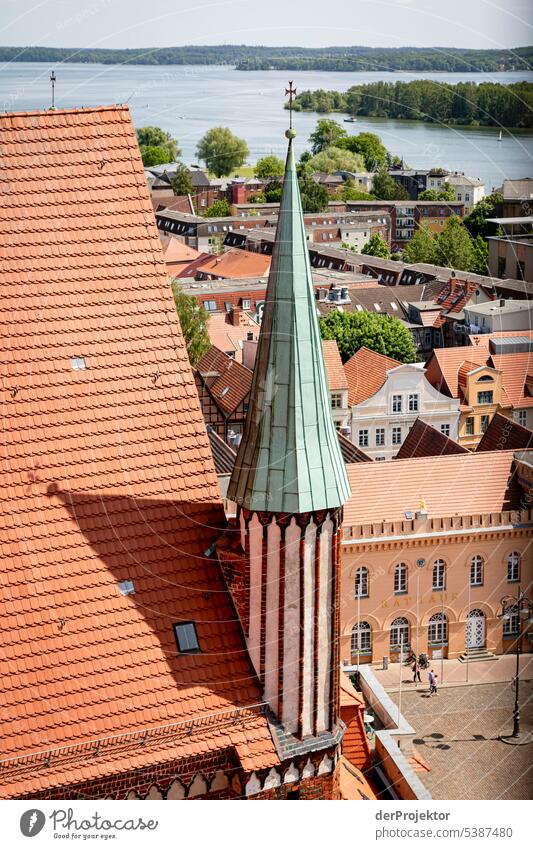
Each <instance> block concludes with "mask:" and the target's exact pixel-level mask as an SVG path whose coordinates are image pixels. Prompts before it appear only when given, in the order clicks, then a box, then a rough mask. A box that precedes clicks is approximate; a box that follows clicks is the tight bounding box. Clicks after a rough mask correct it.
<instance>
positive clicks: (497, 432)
mask: <svg viewBox="0 0 533 849" xmlns="http://www.w3.org/2000/svg"><path fill="white" fill-rule="evenodd" d="M526 448H533V431H531V430H529V429H528V428H527V427H522V425H520V424H518V422H515V421H513V420H512V419H508V418H507V417H506V416H503V415H502V414H501V413H496V414H495V415H494V416H493V417H492V419H491V421H490V424H489V426H488V428H487V430H486V431H485V433H484V434H483V436H482V437H481V441H480V442H479V444H478V446H477V448H476V451H505V450H510V449H512V450H513V451H518V450H521V449H522V450H523V449H526Z"/></svg>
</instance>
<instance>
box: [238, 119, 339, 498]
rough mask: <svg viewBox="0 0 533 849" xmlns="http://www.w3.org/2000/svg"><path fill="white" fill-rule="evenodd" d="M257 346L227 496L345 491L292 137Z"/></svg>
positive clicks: (312, 495) (299, 495)
mask: <svg viewBox="0 0 533 849" xmlns="http://www.w3.org/2000/svg"><path fill="white" fill-rule="evenodd" d="M286 136H287V138H288V139H289V149H288V153H287V161H286V164H285V178H284V182H283V194H282V197H281V204H280V210H279V220H278V226H277V230H276V240H275V243H274V250H273V254H272V264H271V267H270V275H269V278H268V287H267V293H266V301H265V307H264V311H263V321H262V325H261V333H260V335H259V342H258V346H257V358H256V363H255V371H254V378H253V382H252V389H251V393H250V405H249V409H248V416H247V418H246V425H245V429H244V435H243V438H242V442H241V444H240V446H239V451H238V454H237V461H236V463H235V468H234V471H233V474H232V477H231V481H230V484H229V489H228V498H229V499H231V500H232V501H235V502H236V503H237V504H240V505H242V506H243V507H247V508H249V509H250V510H261V511H262V510H265V511H268V512H271V513H307V512H308V511H313V510H323V509H327V508H335V507H340V506H341V505H342V504H344V502H345V501H346V500H347V498H348V497H349V495H350V487H349V484H348V479H347V475H346V469H345V466H344V461H343V459H342V455H341V452H340V448H339V443H338V440H337V434H336V431H335V427H334V425H333V420H332V416H331V400H330V394H329V390H328V386H327V382H326V372H325V367H324V357H323V353H322V342H321V339H320V331H319V326H318V320H317V315H316V300H315V297H314V293H313V285H312V277H311V268H310V265H309V254H308V250H307V240H306V235H305V226H304V220H303V212H302V202H301V199H300V190H299V187H298V180H297V177H296V168H295V164H294V152H293V149H292V141H293V138H294V136H295V132H294V130H293V129H292V128H291V129H290V130H287V133H286Z"/></svg>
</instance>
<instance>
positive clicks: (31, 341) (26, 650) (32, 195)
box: [0, 107, 276, 797]
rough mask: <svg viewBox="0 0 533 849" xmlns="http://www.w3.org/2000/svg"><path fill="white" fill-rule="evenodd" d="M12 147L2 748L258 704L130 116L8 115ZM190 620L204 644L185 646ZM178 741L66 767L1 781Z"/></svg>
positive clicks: (264, 746) (101, 768) (6, 783)
mask: <svg viewBox="0 0 533 849" xmlns="http://www.w3.org/2000/svg"><path fill="white" fill-rule="evenodd" d="M0 157H1V159H2V161H3V163H4V168H3V169H2V174H1V178H0V195H1V202H0V242H1V245H2V247H1V248H0V251H1V252H2V258H4V257H5V258H7V257H9V260H8V261H7V262H6V267H5V268H4V270H3V277H2V299H1V300H0V335H1V337H2V340H3V344H2V345H0V358H1V373H2V383H1V389H2V393H3V399H4V401H3V403H4V412H3V415H4V422H5V425H6V427H5V429H4V433H3V450H2V454H3V458H4V462H3V470H2V478H3V479H2V489H1V493H2V494H1V495H0V499H1V500H2V504H1V506H0V538H1V539H2V548H1V556H0V560H1V570H2V576H3V582H2V603H1V608H2V609H1V614H0V629H1V631H2V634H1V641H2V652H3V664H2V685H3V701H4V710H3V712H2V718H1V720H0V737H1V739H2V750H3V757H12V756H18V755H21V754H23V753H31V752H35V751H36V750H43V749H47V748H49V747H52V746H63V745H69V744H71V743H78V742H83V741H87V740H90V739H95V738H97V737H101V736H107V735H112V734H117V733H121V732H131V731H132V730H135V729H138V728H145V727H150V728H152V727H154V726H157V725H160V724H164V723H167V722H175V721H179V720H182V719H186V718H192V717H197V716H198V715H199V714H205V713H206V707H205V706H206V703H207V702H208V700H209V701H210V707H209V712H212V711H213V710H214V709H215V708H216V710H223V709H225V708H226V707H227V708H234V707H235V706H243V705H247V704H253V703H256V702H258V701H260V694H259V692H258V688H257V685H256V681H255V678H254V676H253V674H252V672H251V668H250V663H249V660H248V657H247V655H246V651H245V648H244V644H243V640H242V636H241V632H240V628H239V625H238V623H237V622H236V621H235V614H234V611H233V607H232V605H231V603H230V599H229V597H228V594H227V591H226V588H225V585H224V584H223V581H222V578H221V574H220V568H219V565H218V562H216V561H214V560H213V559H212V558H210V557H207V556H206V555H205V554H204V552H205V551H206V550H207V549H208V547H209V546H210V545H211V543H212V542H213V541H214V539H215V538H216V536H217V534H218V530H217V528H218V527H220V526H221V524H222V523H224V517H223V513H222V505H221V502H220V499H219V495H218V489H217V481H216V476H215V470H214V467H213V460H212V456H211V451H210V446H209V441H208V438H207V434H206V430H205V426H204V423H203V420H202V416H201V412H200V408H199V403H198V398H197V394H196V389H195V385H194V380H193V375H192V372H191V370H190V367H189V364H188V359H187V353H186V349H185V345H184V342H183V338H182V336H181V332H180V329H179V324H178V321H177V318H176V312H175V308H174V304H173V300H172V296H171V292H170V287H169V285H168V278H167V276H166V273H165V266H164V263H163V259H162V254H161V250H160V246H159V239H158V235H157V230H156V227H155V222H154V217H153V212H152V209H151V206H150V200H149V196H148V190H147V186H146V181H145V178H144V173H143V168H142V163H141V160H140V156H139V152H138V148H137V144H136V140H135V134H134V132H133V128H132V124H131V120H130V116H129V112H128V110H127V109H125V108H122V107H109V108H103V109H86V110H70V111H65V112H62V111H58V112H45V113H25V114H20V115H6V114H3V115H0ZM15 173H16V174H17V179H16V180H15V179H14V177H13V175H14V174H15ZM21 175H22V176H21ZM37 277H38V279H39V285H38V286H34V285H31V286H29V285H28V281H30V280H35V279H36V278H37ZM73 357H83V358H84V360H85V366H86V367H85V369H73V367H72V365H73V363H72V358H73ZM126 580H132V581H133V582H134V587H135V593H134V594H133V595H123V594H122V593H121V592H120V588H119V584H120V582H121V581H126ZM4 599H5V600H4ZM180 619H187V620H189V619H191V620H194V621H196V623H197V630H198V637H199V641H200V645H201V647H202V649H203V651H202V652H201V653H199V654H196V655H190V656H183V655H179V654H178V653H177V648H176V643H175V640H174V634H173V629H172V623H173V622H175V621H179V620H180ZM222 647H223V648H222ZM36 672H38V674H37V675H36ZM252 724H253V725H257V738H258V746H257V755H256V760H257V767H259V766H260V765H264V764H265V763H266V762H269V761H272V762H274V761H275V760H276V755H275V752H274V749H273V743H272V740H271V737H270V734H269V731H268V727H267V724H266V721H265V719H264V718H263V717H256V718H255V719H254V720H253V722H252ZM245 727H246V726H243V728H244V729H245ZM241 733H242V735H243V739H246V737H247V732H246V730H243V731H242V732H241ZM200 739H202V740H203V741H207V742H204V743H202V745H208V746H209V747H213V748H215V747H220V746H222V747H227V746H228V745H230V743H229V736H228V733H227V732H226V731H225V730H224V728H223V727H221V726H220V725H218V724H215V725H213V727H212V728H211V729H210V730H206V731H204V732H203V733H202V734H201V735H196V736H195V735H193V737H192V739H191V741H190V745H191V746H192V750H193V751H194V750H195V747H198V746H199V745H200V744H199V740H200ZM182 751H183V749H182V747H181V745H177V746H176V748H175V749H174V752H172V749H171V748H170V749H169V748H168V747H166V748H163V749H162V750H159V751H158V750H157V749H154V748H150V747H147V748H146V749H142V750H141V749H139V748H138V747H137V748H136V749H135V750H134V751H132V752H130V753H129V754H128V755H124V756H121V755H120V754H118V755H117V754H113V755H112V754H109V755H103V756H102V757H101V758H98V759H95V758H94V755H92V754H91V755H90V756H88V757H87V760H86V762H80V764H78V763H73V764H70V765H67V766H65V765H64V764H62V762H61V760H60V759H59V760H58V761H57V763H56V764H54V763H52V764H51V766H50V767H49V768H46V767H43V766H42V765H41V766H40V767H36V768H35V770H33V771H32V770H31V768H28V769H26V771H25V772H24V773H17V772H16V771H11V772H10V773H9V775H7V776H4V777H3V778H2V784H1V792H2V795H3V796H4V797H6V796H13V795H20V793H22V792H28V791H27V788H28V786H29V785H28V778H29V779H30V780H31V782H32V784H33V789H34V791H35V792H37V791H39V790H43V789H44V788H45V787H46V786H60V785H61V784H65V783H69V782H71V781H72V780H73V777H74V775H75V774H79V776H84V777H85V776H90V777H93V776H99V775H105V774H107V773H109V771H111V770H112V771H115V770H117V769H118V770H120V769H126V768H130V765H131V763H132V757H137V758H138V762H139V765H143V764H148V763H152V762H156V761H157V760H158V759H159V760H167V759H168V758H169V757H174V756H175V757H181V756H182ZM252 760H253V758H252ZM79 765H80V766H81V768H80V769H78V766H79Z"/></svg>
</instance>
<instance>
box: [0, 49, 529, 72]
mask: <svg viewBox="0 0 533 849" xmlns="http://www.w3.org/2000/svg"><path fill="white" fill-rule="evenodd" d="M0 62H53V63H68V64H101V65H136V66H141V65H149V66H169V65H211V66H217V65H218V66H224V65H225V66H229V67H232V68H235V69H236V70H238V71H243V72H246V71H270V70H275V71H281V70H284V71H288V72H291V71H296V72H302V71H330V72H336V73H339V72H347V73H357V72H365V73H427V72H436V73H476V74H477V73H505V72H515V73H516V72H521V71H523V72H529V71H530V70H531V66H532V65H533V47H517V48H511V49H508V50H470V49H464V48H463V49H458V48H452V47H450V48H442V47H426V48H419V47H363V46H353V47H319V48H315V47H264V46H249V45H228V44H223V45H197V46H195V45H184V46H181V47H162V48H161V47H153V48H150V47H147V48H121V49H116V50H114V49H110V48H96V49H91V48H79V49H78V48H66V47H38V46H26V47H5V46H3V47H2V46H0Z"/></svg>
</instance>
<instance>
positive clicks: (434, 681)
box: [431, 672, 439, 696]
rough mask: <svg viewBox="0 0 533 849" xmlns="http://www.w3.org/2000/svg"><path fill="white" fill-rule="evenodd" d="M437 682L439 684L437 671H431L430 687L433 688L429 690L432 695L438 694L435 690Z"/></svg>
mask: <svg viewBox="0 0 533 849" xmlns="http://www.w3.org/2000/svg"><path fill="white" fill-rule="evenodd" d="M438 684H439V676H438V675H437V673H436V672H434V673H433V685H432V687H433V688H432V692H431V694H432V695H433V696H438V695H439V694H438V692H437V687H438Z"/></svg>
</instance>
